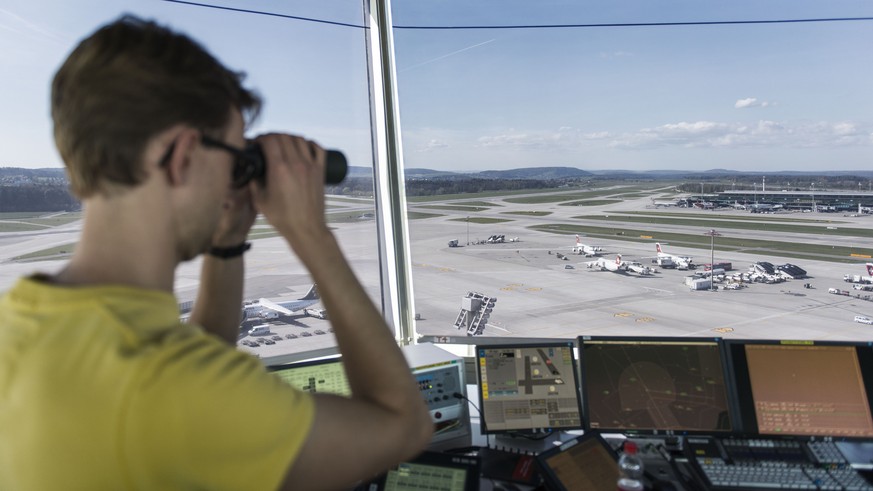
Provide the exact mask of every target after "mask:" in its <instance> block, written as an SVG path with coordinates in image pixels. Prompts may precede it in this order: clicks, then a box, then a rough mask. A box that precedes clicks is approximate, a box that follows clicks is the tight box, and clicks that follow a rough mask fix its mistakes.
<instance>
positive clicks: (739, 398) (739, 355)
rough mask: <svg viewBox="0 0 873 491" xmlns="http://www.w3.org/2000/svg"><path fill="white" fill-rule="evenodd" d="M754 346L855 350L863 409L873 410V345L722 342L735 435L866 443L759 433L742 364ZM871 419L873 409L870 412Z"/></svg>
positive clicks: (844, 438) (804, 341)
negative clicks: (736, 424) (736, 421)
mask: <svg viewBox="0 0 873 491" xmlns="http://www.w3.org/2000/svg"><path fill="white" fill-rule="evenodd" d="M749 344H755V345H791V346H847V347H854V348H855V355H856V356H857V357H858V366H859V367H860V369H861V379H862V380H861V381H862V386H863V387H864V390H865V392H866V396H867V405H868V407H873V398H871V396H873V342H870V341H837V340H826V341H816V340H807V339H802V340H792V339H726V340H725V341H724V347H725V354H726V355H727V362H728V369H729V375H730V376H731V385H732V386H733V387H734V390H735V392H736V406H737V416H738V419H739V421H740V424H739V427H738V430H737V435H738V436H746V437H762V438H772V439H785V440H801V441H808V440H815V439H825V438H827V439H830V440H835V441H861V440H864V441H867V440H869V439H870V438H871V437H870V436H858V437H852V436H843V435H792V434H770V433H760V431H759V428H758V418H757V417H756V415H755V401H754V400H753V399H752V383H751V379H750V377H749V368H748V365H747V362H746V351H745V347H746V345H749ZM871 416H873V408H871Z"/></svg>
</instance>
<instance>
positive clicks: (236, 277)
mask: <svg viewBox="0 0 873 491" xmlns="http://www.w3.org/2000/svg"><path fill="white" fill-rule="evenodd" d="M256 216H257V213H256V212H255V208H254V205H253V203H252V195H251V193H250V192H249V190H248V189H241V190H233V191H231V192H230V195H229V196H228V199H227V200H226V201H225V202H224V212H223V214H222V217H221V221H220V222H219V224H218V228H217V230H216V231H215V235H214V236H213V237H212V245H213V246H215V247H224V248H226V247H234V246H237V245H239V244H242V243H243V242H244V241H245V240H246V238H247V237H248V234H249V230H251V228H252V225H253V224H254V223H255V217H256ZM244 266H245V264H244V261H243V255H242V254H241V255H239V256H236V257H231V258H218V257H214V256H212V255H209V254H204V255H203V266H202V268H201V271H200V288H199V289H198V291H197V300H196V301H195V302H194V309H193V311H192V312H191V318H190V319H189V322H192V323H196V324H199V325H201V326H203V327H204V328H205V329H206V330H207V331H208V332H211V333H212V334H215V335H216V336H218V337H219V338H221V339H223V340H225V341H227V342H228V343H230V344H231V345H233V346H236V341H237V337H238V336H239V323H240V321H241V320H242V318H241V317H242V315H241V314H242V295H243V273H244V271H245V268H244Z"/></svg>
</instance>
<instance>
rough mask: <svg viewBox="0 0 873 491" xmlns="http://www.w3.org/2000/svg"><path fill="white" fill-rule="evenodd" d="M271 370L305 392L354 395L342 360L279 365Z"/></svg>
mask: <svg viewBox="0 0 873 491" xmlns="http://www.w3.org/2000/svg"><path fill="white" fill-rule="evenodd" d="M269 370H270V371H271V372H273V373H275V374H276V375H277V376H278V377H279V378H280V379H282V380H284V381H285V382H286V383H288V384H290V385H292V386H294V387H296V388H298V389H300V390H302V391H304V392H310V393H313V394H315V393H322V394H325V393H326V394H335V395H340V396H346V397H351V395H352V390H351V388H349V382H348V379H346V371H345V368H344V367H343V364H342V359H341V358H330V359H327V360H317V361H310V362H301V363H291V364H288V365H278V366H273V367H269Z"/></svg>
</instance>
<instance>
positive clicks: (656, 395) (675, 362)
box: [579, 336, 733, 434]
mask: <svg viewBox="0 0 873 491" xmlns="http://www.w3.org/2000/svg"><path fill="white" fill-rule="evenodd" d="M723 353H724V351H723V346H722V343H721V341H720V339H719V338H655V337H653V338H640V337H622V336H609V337H607V336H580V337H579V364H580V366H581V379H582V387H583V398H582V399H583V403H584V405H583V414H584V415H585V418H584V419H585V421H584V422H585V429H586V430H589V429H593V430H600V431H605V432H610V431H612V432H616V433H631V434H695V433H714V432H730V431H731V430H732V429H733V423H732V421H733V418H732V417H731V414H732V411H731V405H730V403H729V401H730V398H729V396H728V384H727V383H726V381H725V367H726V365H725V359H724V356H723Z"/></svg>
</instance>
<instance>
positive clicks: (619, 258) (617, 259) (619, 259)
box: [615, 254, 621, 264]
mask: <svg viewBox="0 0 873 491" xmlns="http://www.w3.org/2000/svg"><path fill="white" fill-rule="evenodd" d="M615 264H621V254H616V255H615Z"/></svg>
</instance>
